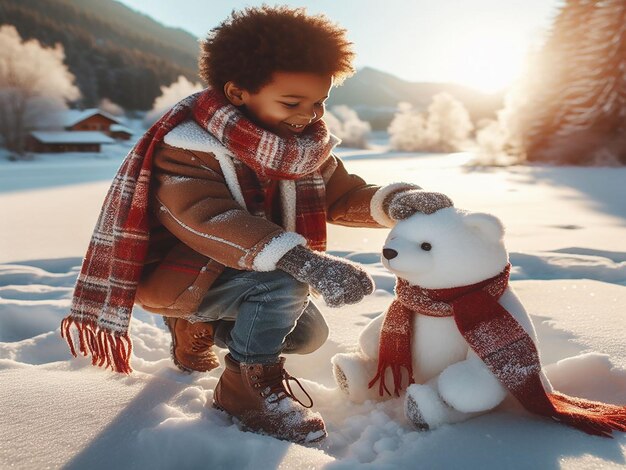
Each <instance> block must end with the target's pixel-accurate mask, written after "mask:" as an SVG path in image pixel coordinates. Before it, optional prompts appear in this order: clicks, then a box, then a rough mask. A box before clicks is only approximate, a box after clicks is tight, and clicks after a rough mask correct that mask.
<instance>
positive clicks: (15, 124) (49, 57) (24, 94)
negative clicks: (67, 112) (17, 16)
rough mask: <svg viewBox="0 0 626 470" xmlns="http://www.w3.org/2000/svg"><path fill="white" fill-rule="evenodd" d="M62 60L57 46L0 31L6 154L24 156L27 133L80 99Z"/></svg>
mask: <svg viewBox="0 0 626 470" xmlns="http://www.w3.org/2000/svg"><path fill="white" fill-rule="evenodd" d="M64 58H65V55H64V52H63V48H62V47H61V46H60V45H56V46H55V47H54V48H46V47H43V46H42V45H41V44H40V43H39V42H38V41H35V40H31V41H22V38H21V37H20V35H19V33H18V32H17V30H16V29H15V27H13V26H10V25H4V26H1V27H0V136H1V137H2V140H3V141H4V145H5V146H6V148H8V149H9V150H12V151H14V152H16V153H18V154H23V153H24V147H25V140H26V135H27V134H28V132H29V131H30V130H32V129H33V128H34V127H35V126H36V125H37V123H38V122H40V121H42V120H45V118H46V117H47V116H48V115H49V114H51V113H52V112H55V111H59V110H62V109H65V108H66V107H67V101H70V100H75V99H78V98H79V96H80V92H79V90H78V88H77V87H76V86H75V85H74V76H73V75H72V74H71V73H70V72H69V71H68V69H67V67H66V66H65V64H64V63H63V61H64Z"/></svg>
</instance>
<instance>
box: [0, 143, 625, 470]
mask: <svg viewBox="0 0 626 470" xmlns="http://www.w3.org/2000/svg"><path fill="white" fill-rule="evenodd" d="M124 154H125V147H124V146H123V145H116V146H113V147H109V148H107V149H106V150H105V152H104V153H103V154H102V155H99V156H96V155H78V154H73V155H72V154H67V155H44V156H38V157H37V158H36V160H35V161H31V162H20V163H11V162H8V161H5V160H0V214H1V222H0V223H1V229H0V468H2V469H4V468H15V469H40V468H68V469H87V468H89V469H96V470H97V469H110V468H136V469H143V468H151V469H169V468H176V469H191V468H194V469H195V468H209V469H212V470H213V469H222V468H228V469H247V468H250V469H252V468H254V469H259V468H260V469H266V468H267V469H272V468H292V469H301V468H328V469H352V468H361V467H363V468H375V469H397V468H427V469H438V468H442V469H444V468H445V469H456V468H458V469H518V468H519V469H522V468H524V469H526V468H532V469H558V468H565V469H585V470H588V469H595V468H625V467H626V435H624V434H620V433H616V434H615V439H603V438H599V437H592V436H588V435H586V434H583V433H581V432H579V431H576V430H573V429H570V428H565V427H563V426H560V425H558V424H555V423H553V422H550V421H548V420H545V419H542V418H538V417H536V416H531V415H529V414H527V413H525V412H524V411H523V410H522V409H521V408H520V407H519V406H517V405H516V404H515V403H513V402H511V401H507V402H505V403H504V404H503V405H501V406H500V407H499V408H498V409H497V410H496V411H495V412H492V413H490V414H487V415H484V416H482V417H479V418H476V419H473V420H470V421H467V422H465V423H461V424H457V425H452V426H444V427H442V428H440V429H438V430H436V431H432V432H426V433H424V432H417V431H415V430H413V429H412V428H411V427H410V425H409V424H408V423H407V422H406V420H405V419H404V417H403V415H402V401H401V399H394V400H390V401H387V402H384V403H372V402H366V403H365V404H362V405H354V404H351V403H349V402H348V401H347V400H346V399H345V398H344V396H343V395H342V393H341V392H340V391H339V390H338V389H337V387H336V386H335V385H334V382H333V379H332V373H331V367H330V358H331V357H332V356H333V355H334V354H336V353H338V352H345V351H349V350H352V349H353V348H354V347H355V341H356V338H357V336H358V333H359V332H360V330H361V329H362V328H363V326H364V325H365V324H366V323H367V322H368V321H369V319H371V318H373V317H374V316H376V315H378V314H379V313H380V312H382V311H383V310H384V309H385V308H386V306H387V305H388V304H389V303H390V301H391V298H392V294H391V292H392V288H393V284H394V280H393V278H392V276H391V275H390V274H389V273H388V272H386V271H385V269H384V268H383V267H382V265H381V264H380V261H379V255H378V252H379V251H380V249H381V247H382V242H383V240H384V238H385V237H386V234H387V230H365V229H347V228H341V227H339V228H338V227H331V228H330V233H329V239H330V240H329V249H330V251H331V252H333V253H334V254H338V255H341V256H345V257H347V258H350V259H352V260H355V261H359V262H361V263H363V264H364V266H365V268H366V269H367V270H368V271H369V272H370V273H371V274H372V275H373V277H374V278H375V280H376V284H377V290H376V292H375V293H374V294H373V295H372V296H370V297H368V298H366V299H365V300H364V301H363V302H362V303H360V304H359V305H356V306H348V307H343V308H340V309H330V308H327V307H326V306H325V305H323V302H321V301H319V302H318V304H321V305H320V309H321V310H322V311H323V312H324V314H325V316H326V319H327V321H328V323H329V325H330V327H331V334H330V338H329V340H328V342H327V343H326V344H325V345H324V346H323V347H322V348H321V349H320V350H318V351H317V352H315V353H313V354H311V355H308V356H296V357H294V356H288V360H287V370H289V371H290V373H291V374H292V375H294V376H297V377H300V378H302V382H303V384H304V386H305V387H306V388H307V390H308V391H309V392H310V393H311V395H312V396H313V399H314V401H315V407H314V408H315V409H316V410H318V411H319V412H320V413H321V414H322V415H323V417H324V419H325V421H326V424H327V428H328V432H329V436H328V438H327V439H326V440H325V441H323V442H322V443H320V444H317V445H315V446H310V447H304V446H299V445H295V444H289V443H287V442H282V441H278V440H275V439H272V438H269V437H266V436H260V435H256V434H252V433H244V432H241V431H239V430H238V429H237V428H236V427H235V426H234V425H233V424H232V422H231V421H230V420H229V419H228V418H227V417H226V416H224V415H223V414H222V413H220V412H217V411H215V410H213V409H212V408H211V407H207V406H206V405H207V404H210V403H211V400H212V395H213V392H212V390H213V387H214V386H215V384H216V383H217V380H218V378H219V375H220V374H221V372H222V368H220V369H218V370H215V371H212V372H211V373H207V374H200V373H195V374H192V375H185V374H183V373H181V372H179V371H178V369H176V368H175V367H174V366H173V364H172V363H171V361H170V359H169V336H168V335H167V334H166V333H165V331H164V327H163V325H162V322H161V319H160V317H157V316H155V315H152V314H149V313H146V312H143V311H141V310H136V312H135V315H134V319H133V323H132V335H133V340H134V357H133V361H132V365H133V367H134V369H135V372H134V373H133V374H132V375H131V376H121V375H115V374H113V373H111V372H109V371H103V370H100V369H96V368H93V367H91V366H90V364H89V361H88V360H86V359H83V358H80V359H72V358H71V357H70V355H69V352H68V350H67V347H66V345H65V343H64V342H63V341H62V340H61V338H60V335H59V328H58V327H59V323H60V320H61V318H62V317H63V316H65V315H66V313H67V311H68V308H69V304H70V298H71V294H72V288H73V285H74V282H75V279H76V276H77V272H78V270H79V268H80V261H81V258H82V256H83V254H84V252H85V249H86V246H87V243H88V241H89V237H90V235H91V231H92V229H93V226H94V224H95V221H96V218H97V216H98V211H99V208H100V205H101V202H102V199H103V198H104V195H105V193H106V190H107V189H108V186H109V180H110V178H111V177H112V176H113V175H114V173H115V171H116V169H117V167H118V166H119V164H120V163H121V158H122V157H123V155H124ZM340 154H342V155H343V156H344V158H345V161H346V165H347V167H348V169H349V170H351V171H353V172H355V173H357V174H359V175H361V176H363V177H364V178H365V179H366V180H367V181H368V182H372V183H379V184H384V183H390V182H394V181H410V182H414V183H417V184H420V185H422V186H423V187H425V188H427V189H432V190H439V191H442V192H445V193H446V194H448V195H449V196H450V197H451V198H452V199H453V200H454V201H455V204H456V206H457V207H460V208H464V209H469V210H474V211H486V212H491V213H493V214H495V215H497V216H499V217H500V218H501V219H502V220H503V222H504V223H505V225H506V227H507V236H506V241H507V245H508V248H509V250H510V252H511V261H512V264H513V271H512V286H513V288H514V289H515V290H516V292H517V293H518V295H519V296H520V298H521V299H522V301H523V303H524V304H525V306H526V309H527V310H528V311H529V313H530V314H531V316H532V318H533V320H534V322H535V326H536V328H537V332H538V336H539V341H540V348H541V356H542V360H543V363H544V364H546V365H547V370H548V375H549V377H550V379H551V380H552V382H553V384H554V385H555V388H557V389H558V390H560V391H562V392H565V393H568V394H570V395H578V396H583V397H586V398H590V399H596V400H604V401H608V402H612V403H626V341H624V338H626V307H625V305H626V289H625V288H624V286H625V285H626V204H625V202H624V201H626V168H573V167H550V166H530V167H521V166H514V167H509V168H497V169H479V168H471V167H463V166H461V164H463V163H465V162H467V160H468V158H469V156H468V155H467V154H452V155H445V156H440V155H410V154H386V153H384V151H382V150H372V151H348V150H342V151H341V152H340ZM224 354H225V351H220V357H223V356H224Z"/></svg>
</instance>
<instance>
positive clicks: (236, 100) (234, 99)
mask: <svg viewBox="0 0 626 470" xmlns="http://www.w3.org/2000/svg"><path fill="white" fill-rule="evenodd" d="M245 93H246V91H245V90H244V89H243V88H240V87H238V86H237V85H235V83H234V82H226V84H225V85H224V95H226V99H228V101H230V102H231V104H233V105H234V106H241V105H243V104H244V98H245Z"/></svg>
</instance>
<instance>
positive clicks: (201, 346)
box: [191, 330, 213, 352]
mask: <svg viewBox="0 0 626 470" xmlns="http://www.w3.org/2000/svg"><path fill="white" fill-rule="evenodd" d="M211 346H213V335H212V334H211V333H210V332H208V331H206V330H202V331H199V332H197V333H194V334H193V336H192V340H191V350H192V351H194V352H202V351H207V350H208V349H209V348H210V347H211Z"/></svg>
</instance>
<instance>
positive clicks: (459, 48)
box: [442, 28, 528, 93]
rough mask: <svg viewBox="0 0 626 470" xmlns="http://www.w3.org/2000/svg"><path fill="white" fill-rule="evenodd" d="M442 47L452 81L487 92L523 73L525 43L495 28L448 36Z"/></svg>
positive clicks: (501, 88) (507, 84)
mask: <svg viewBox="0 0 626 470" xmlns="http://www.w3.org/2000/svg"><path fill="white" fill-rule="evenodd" d="M442 47H443V48H444V49H445V54H446V61H447V66H448V68H449V70H448V75H449V76H450V77H452V79H453V81H455V82H457V83H460V84H462V85H466V86H469V87H471V88H475V89H477V90H480V91H483V92H486V93H495V92H499V91H502V90H504V89H506V88H507V87H509V86H510V85H511V84H512V83H513V82H514V81H515V80H516V79H517V78H518V77H519V76H520V74H521V73H522V70H523V66H524V60H525V57H526V54H527V47H528V46H527V44H526V42H525V41H524V40H523V39H522V38H515V37H512V36H511V35H510V34H509V35H507V34H506V32H505V31H498V30H497V29H494V28H485V29H484V30H481V29H479V28H476V29H474V30H470V31H465V32H464V33H463V34H462V35H460V36H457V37H455V38H450V40H449V41H448V43H447V44H442Z"/></svg>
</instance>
